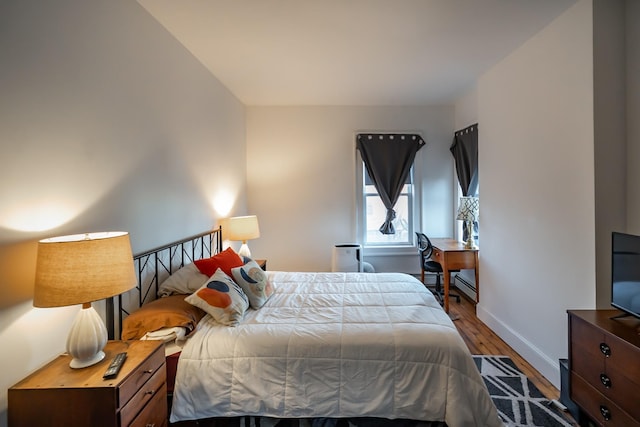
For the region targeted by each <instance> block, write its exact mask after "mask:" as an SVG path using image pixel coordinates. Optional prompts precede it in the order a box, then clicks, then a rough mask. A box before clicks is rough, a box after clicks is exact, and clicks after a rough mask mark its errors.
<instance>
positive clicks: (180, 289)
mask: <svg viewBox="0 0 640 427" xmlns="http://www.w3.org/2000/svg"><path fill="white" fill-rule="evenodd" d="M205 280H207V275H206V274H202V273H201V272H200V270H198V267H196V265H195V264H194V263H191V264H187V265H185V266H184V267H182V268H180V269H178V270H176V271H175V272H174V273H173V274H172V275H171V276H169V277H167V279H166V280H165V281H164V282H162V283H161V284H160V286H158V296H159V297H166V296H169V295H173V294H192V293H194V292H195V291H197V290H198V289H199V288H200V286H202V282H204V281H205Z"/></svg>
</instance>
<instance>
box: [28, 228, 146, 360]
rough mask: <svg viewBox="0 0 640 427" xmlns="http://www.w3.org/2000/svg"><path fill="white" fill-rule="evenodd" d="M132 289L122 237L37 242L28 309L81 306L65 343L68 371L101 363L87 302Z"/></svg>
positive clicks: (100, 344) (96, 320)
mask: <svg viewBox="0 0 640 427" xmlns="http://www.w3.org/2000/svg"><path fill="white" fill-rule="evenodd" d="M136 283H137V279H136V275H135V271H134V265H133V255H132V253H131V243H130V241H129V234H128V233H126V232H120V231H118V232H101V233H87V234H75V235H70V236H60V237H53V238H50V239H44V240H41V241H40V242H38V257H37V261H36V279H35V288H34V296H33V305H34V306H35V307H62V306H68V305H76V304H82V310H80V312H79V313H78V316H77V317H76V318H75V320H74V322H73V325H72V326H71V331H70V332H69V336H68V337H67V352H68V353H69V354H70V355H71V356H72V360H71V363H70V364H69V366H71V367H72V368H84V367H87V366H91V365H94V364H96V363H98V362H100V361H101V360H102V359H104V357H105V354H104V352H103V351H102V349H103V348H104V346H105V345H106V343H107V328H106V327H105V325H104V322H103V321H102V318H100V315H98V313H97V312H96V311H95V309H94V308H93V307H92V306H91V302H92V301H98V300H101V299H104V298H108V297H112V296H115V295H118V294H121V293H123V292H126V291H128V290H129V289H131V288H133V287H134V286H135V285H136Z"/></svg>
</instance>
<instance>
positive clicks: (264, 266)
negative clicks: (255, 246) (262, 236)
mask: <svg viewBox="0 0 640 427" xmlns="http://www.w3.org/2000/svg"><path fill="white" fill-rule="evenodd" d="M255 261H256V262H257V263H258V265H259V266H260V268H261V269H263V270H264V271H267V260H266V259H257V260H255Z"/></svg>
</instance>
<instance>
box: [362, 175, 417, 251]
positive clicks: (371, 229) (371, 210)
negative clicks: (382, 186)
mask: <svg viewBox="0 0 640 427" xmlns="http://www.w3.org/2000/svg"><path fill="white" fill-rule="evenodd" d="M362 169H363V174H364V176H363V178H362V179H363V182H364V185H363V200H364V202H363V206H362V207H363V210H364V227H363V228H364V230H365V235H364V240H363V241H364V244H365V246H387V245H392V246H402V245H413V184H412V183H411V182H412V179H411V175H410V177H409V179H408V180H407V181H409V182H408V183H406V184H405V185H404V187H403V188H402V193H401V194H400V197H398V202H397V203H396V205H395V207H394V210H395V211H396V218H395V219H394V220H393V226H394V228H395V230H396V233H395V234H382V233H380V231H379V230H378V229H379V228H380V225H381V224H382V223H383V222H384V220H385V218H386V216H387V208H385V207H384V205H383V204H382V200H380V196H379V195H378V191H377V190H376V187H375V186H374V185H373V183H371V180H370V178H369V176H368V174H367V171H366V169H365V168H364V167H363V168H362Z"/></svg>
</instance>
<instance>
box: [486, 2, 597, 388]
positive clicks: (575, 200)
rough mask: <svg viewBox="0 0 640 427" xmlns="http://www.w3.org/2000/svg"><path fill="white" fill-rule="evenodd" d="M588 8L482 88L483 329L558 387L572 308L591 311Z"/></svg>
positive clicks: (492, 73) (535, 41) (564, 19)
mask: <svg viewBox="0 0 640 427" xmlns="http://www.w3.org/2000/svg"><path fill="white" fill-rule="evenodd" d="M592 22H593V19H592V5H591V1H590V0H584V1H580V2H578V3H577V4H576V5H574V6H573V7H572V8H570V9H569V10H568V11H567V12H565V13H564V14H563V15H561V16H560V17H559V18H558V19H556V20H555V21H554V22H552V23H551V24H550V25H549V26H548V27H546V28H545V29H543V30H542V31H541V32H540V33H538V34H537V35H535V36H534V37H533V38H531V39H530V40H528V41H527V42H526V43H525V44H523V45H522V46H521V47H520V48H519V49H517V50H516V51H515V52H513V53H512V54H511V55H509V56H508V57H507V58H505V59H504V60H503V61H501V62H500V63H498V64H497V65H496V66H494V67H493V68H491V69H490V70H489V71H488V72H487V73H486V74H485V75H483V76H482V77H481V78H480V79H479V81H478V121H479V123H480V129H481V130H480V133H479V138H480V140H479V169H480V182H481V185H482V216H481V218H480V230H481V235H482V252H481V268H480V282H481V295H482V296H481V299H480V305H479V306H478V310H477V311H478V316H479V317H480V319H481V320H482V321H483V322H485V323H486V324H488V325H489V326H490V327H491V328H492V329H494V330H495V331H496V332H497V333H498V334H499V335H500V336H501V337H502V338H503V339H505V341H507V342H508V343H509V344H510V345H511V346H512V347H513V348H514V349H515V350H516V351H518V352H519V353H520V354H521V355H522V356H524V357H525V358H526V359H527V360H528V361H529V362H531V363H532V364H533V366H534V367H536V368H537V369H538V370H539V371H540V372H541V373H542V374H543V375H545V376H546V377H547V378H549V379H550V380H552V382H554V383H555V384H556V385H559V373H558V359H559V358H561V357H566V354H567V327H566V324H567V320H566V310H567V309H569V308H593V307H594V306H595V268H596V266H595V197H594V179H595V177H594V127H593V123H594V121H593V114H594V113H593V112H594V104H593V103H594V100H593V42H592V36H593V34H592Z"/></svg>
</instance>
